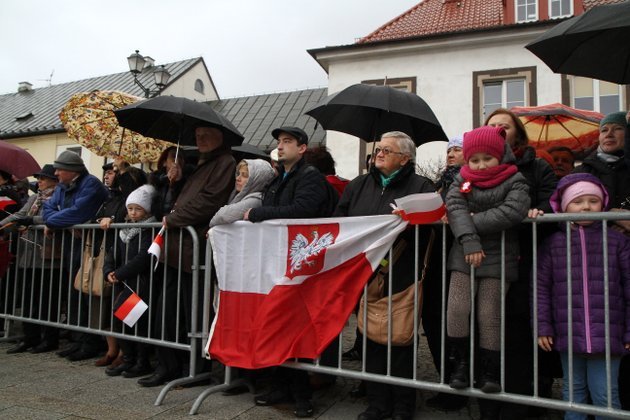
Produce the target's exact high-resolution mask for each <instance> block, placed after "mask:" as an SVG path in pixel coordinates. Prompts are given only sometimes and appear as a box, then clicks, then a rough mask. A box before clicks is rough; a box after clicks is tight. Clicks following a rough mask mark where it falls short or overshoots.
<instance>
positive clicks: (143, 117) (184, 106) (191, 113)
mask: <svg viewBox="0 0 630 420" xmlns="http://www.w3.org/2000/svg"><path fill="white" fill-rule="evenodd" d="M114 114H115V115H116V118H117V119H118V122H119V124H120V125H121V126H122V127H125V128H128V129H130V130H133V131H135V132H136V133H140V134H142V135H143V136H147V137H153V138H156V139H162V140H166V141H169V142H171V143H179V144H181V145H194V144H195V129H196V128H197V127H200V126H204V127H216V128H218V129H220V130H221V131H222V132H223V142H224V143H225V144H228V145H230V146H238V145H240V144H241V143H242V142H243V135H242V134H241V133H240V132H239V131H238V130H237V129H236V127H234V125H232V123H231V122H230V121H229V120H228V119H227V118H225V117H224V116H223V115H221V114H219V113H218V112H216V111H215V110H213V109H212V108H211V107H210V105H208V104H205V103H203V102H195V101H192V100H190V99H186V98H180V97H177V96H158V97H155V98H151V99H146V100H144V101H139V102H136V103H134V104H131V105H127V106H125V107H123V108H120V109H117V110H115V111H114Z"/></svg>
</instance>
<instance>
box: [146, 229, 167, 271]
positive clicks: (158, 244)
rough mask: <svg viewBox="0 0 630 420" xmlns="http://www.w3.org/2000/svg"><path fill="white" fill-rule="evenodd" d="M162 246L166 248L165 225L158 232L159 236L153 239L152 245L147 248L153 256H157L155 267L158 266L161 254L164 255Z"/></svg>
mask: <svg viewBox="0 0 630 420" xmlns="http://www.w3.org/2000/svg"><path fill="white" fill-rule="evenodd" d="M162 248H164V226H162V229H160V231H159V232H158V234H157V236H156V237H155V238H154V239H153V242H152V243H151V246H150V247H149V249H148V250H147V252H148V253H149V254H151V255H153V256H155V268H154V270H155V269H156V268H157V265H158V263H159V262H160V255H162Z"/></svg>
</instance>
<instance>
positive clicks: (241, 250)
mask: <svg viewBox="0 0 630 420" xmlns="http://www.w3.org/2000/svg"><path fill="white" fill-rule="evenodd" d="M406 226H407V222H406V221H404V220H402V219H401V218H400V217H398V216H396V215H382V216H367V217H344V218H327V219H278V220H268V221H265V222H263V223H256V224H252V223H249V222H236V223H232V224H229V225H221V226H216V227H214V228H213V229H211V230H210V240H211V245H212V251H213V256H214V263H215V267H216V272H217V279H218V283H219V291H220V292H219V303H218V309H217V316H216V317H215V319H214V322H213V325H212V329H211V332H210V338H209V340H208V345H207V346H206V354H207V355H208V357H209V358H213V359H217V360H219V361H220V362H221V363H223V364H225V365H228V366H235V367H241V368H247V369H257V368H263V367H268V366H276V365H279V364H282V363H283V362H284V361H286V360H288V359H290V358H295V357H300V358H308V359H314V358H317V357H318V356H319V355H320V354H321V353H322V351H324V349H326V347H327V346H328V345H329V344H330V343H331V341H333V340H334V339H335V337H337V335H339V332H340V331H341V330H342V328H343V326H344V325H345V323H346V321H347V319H348V317H349V316H350V314H351V313H352V310H353V309H354V307H355V305H356V304H357V302H358V300H359V297H360V295H361V293H362V291H363V286H364V285H365V283H366V282H367V280H368V279H369V278H370V277H371V276H372V273H373V272H374V271H375V270H376V268H377V267H378V265H379V263H380V262H381V260H382V259H383V258H384V257H385V255H386V254H387V252H388V251H389V249H390V247H391V245H392V244H393V243H394V240H395V239H396V237H397V236H398V234H399V233H400V232H402V231H403V230H404V229H405V227H406Z"/></svg>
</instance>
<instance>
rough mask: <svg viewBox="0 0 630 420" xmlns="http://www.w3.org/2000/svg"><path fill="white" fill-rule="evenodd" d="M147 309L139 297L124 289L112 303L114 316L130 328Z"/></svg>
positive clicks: (126, 288) (128, 289)
mask: <svg viewBox="0 0 630 420" xmlns="http://www.w3.org/2000/svg"><path fill="white" fill-rule="evenodd" d="M148 307H149V306H148V305H147V304H146V303H145V302H144V301H143V300H142V299H140V296H138V295H137V294H136V293H135V292H134V291H133V290H131V289H130V288H128V287H125V289H124V290H123V291H122V292H121V293H120V295H118V297H117V298H116V301H115V302H114V316H115V317H116V318H118V319H120V320H121V321H122V322H124V323H125V324H126V325H128V326H129V328H132V327H133V326H134V325H136V322H138V320H139V319H140V317H141V316H142V314H143V313H144V312H145V311H146V310H147V308H148Z"/></svg>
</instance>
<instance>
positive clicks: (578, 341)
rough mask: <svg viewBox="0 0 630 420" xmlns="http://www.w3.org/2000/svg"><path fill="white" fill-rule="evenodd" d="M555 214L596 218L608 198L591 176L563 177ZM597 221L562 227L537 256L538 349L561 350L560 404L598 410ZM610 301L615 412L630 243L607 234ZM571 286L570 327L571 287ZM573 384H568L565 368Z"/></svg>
mask: <svg viewBox="0 0 630 420" xmlns="http://www.w3.org/2000/svg"><path fill="white" fill-rule="evenodd" d="M549 201H550V203H551V207H552V209H553V211H554V212H556V213H561V212H564V213H583V212H601V211H604V210H605V209H606V206H607V205H608V193H607V192H606V188H605V187H604V186H603V184H602V183H601V181H600V180H599V179H598V178H596V177H595V176H593V175H590V174H586V173H576V174H571V175H567V176H566V177H564V178H562V180H560V182H559V183H558V187H557V188H556V191H555V192H554V193H553V195H552V196H551V198H550V200H549ZM603 239H604V238H603V233H602V223H601V222H594V221H576V222H572V223H571V232H570V235H569V238H567V232H566V230H565V229H562V230H561V231H560V232H556V233H554V234H553V235H551V236H550V237H549V238H547V240H546V241H545V243H544V245H543V246H542V247H541V248H540V250H539V253H538V278H537V298H538V301H537V309H538V318H537V319H538V345H539V346H540V347H541V348H542V349H543V350H545V351H551V350H552V349H555V350H558V351H559V352H560V355H561V360H562V368H563V371H564V383H563V391H562V394H563V398H564V400H567V401H568V400H569V388H570V386H571V387H572V388H573V402H576V403H587V401H588V395H589V393H590V396H591V398H592V400H593V403H594V404H595V405H598V406H602V407H606V406H608V398H607V384H606V356H605V355H606V322H605V292H604V286H605V284H604V265H603V263H604V255H603V252H602V250H603ZM606 239H607V244H608V296H609V324H608V328H609V331H610V354H611V360H610V372H611V388H612V389H611V398H612V401H611V406H612V407H613V408H620V404H619V394H618V387H617V377H618V374H619V361H620V359H621V356H622V355H623V354H624V353H627V352H628V350H630V240H629V239H628V238H626V237H625V236H624V235H623V234H621V233H618V232H615V231H613V230H608V231H607V233H606ZM567 240H569V241H570V245H571V246H570V249H571V259H570V264H571V276H570V277H571V278H570V281H569V278H568V277H569V276H567ZM569 285H570V287H571V293H570V294H571V315H572V323H571V325H569V307H568V298H567V294H568V288H569ZM569 328H570V329H571V332H572V351H573V364H572V366H569V350H570V349H569ZM570 368H572V369H573V383H572V384H569V374H568V373H569V369H570ZM565 419H586V414H580V413H575V412H567V413H566V415H565Z"/></svg>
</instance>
